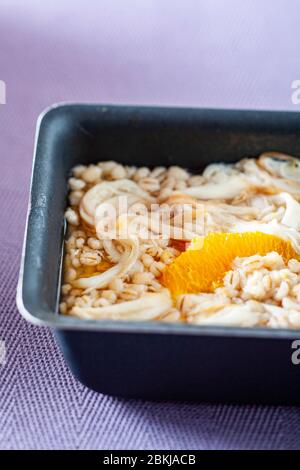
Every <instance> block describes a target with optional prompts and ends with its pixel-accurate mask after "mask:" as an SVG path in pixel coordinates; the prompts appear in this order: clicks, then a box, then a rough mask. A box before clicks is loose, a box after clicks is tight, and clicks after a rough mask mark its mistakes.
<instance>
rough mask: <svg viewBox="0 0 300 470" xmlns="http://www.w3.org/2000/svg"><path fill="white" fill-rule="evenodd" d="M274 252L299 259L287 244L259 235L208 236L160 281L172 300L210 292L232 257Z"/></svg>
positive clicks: (271, 236)
mask: <svg viewBox="0 0 300 470" xmlns="http://www.w3.org/2000/svg"><path fill="white" fill-rule="evenodd" d="M271 251H276V252H277V253H279V254H280V255H282V257H283V259H284V260H285V261H286V262H287V261H288V260H289V259H291V258H296V259H299V255H297V253H296V252H295V250H294V249H293V247H292V245H291V243H290V242H288V241H285V240H282V239H281V238H279V237H276V236H274V235H268V234H265V233H261V232H245V233H220V232H218V233H210V234H209V235H207V236H206V237H203V239H201V238H200V237H199V239H196V240H195V241H193V242H192V244H191V247H190V248H189V249H188V250H187V251H184V252H183V253H181V254H180V255H179V256H178V257H177V258H176V259H175V260H174V261H173V263H172V264H170V265H168V266H167V267H166V268H165V269H164V271H163V273H162V278H161V282H162V284H163V285H164V286H165V287H167V288H168V289H169V290H170V291H171V293H172V295H173V297H174V298H176V297H177V296H178V295H181V294H185V293H200V292H212V291H213V290H214V289H215V288H216V286H218V285H221V284H222V280H223V277H224V275H225V273H226V272H227V271H229V270H230V269H231V265H232V262H233V260H234V259H235V258H236V257H248V256H252V255H262V256H263V255H266V254H267V253H270V252H271Z"/></svg>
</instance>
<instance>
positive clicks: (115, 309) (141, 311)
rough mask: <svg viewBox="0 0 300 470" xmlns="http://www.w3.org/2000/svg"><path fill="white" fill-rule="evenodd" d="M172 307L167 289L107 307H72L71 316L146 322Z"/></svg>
mask: <svg viewBox="0 0 300 470" xmlns="http://www.w3.org/2000/svg"><path fill="white" fill-rule="evenodd" d="M171 306H172V299H171V296H170V293H169V291H168V290H167V289H164V290H163V291H161V292H158V293H147V294H144V295H143V296H142V297H141V298H139V299H137V300H130V301H125V302H122V303H119V304H114V305H110V306H107V307H73V308H72V311H71V314H72V315H75V316H77V317H79V318H85V319H91V320H101V319H111V320H127V321H139V320H141V321H146V320H153V319H155V318H156V317H158V316H159V315H161V314H162V313H164V312H166V311H167V310H168V309H170V308H171Z"/></svg>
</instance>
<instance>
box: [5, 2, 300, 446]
mask: <svg viewBox="0 0 300 470" xmlns="http://www.w3.org/2000/svg"><path fill="white" fill-rule="evenodd" d="M299 12H300V5H299V2H297V1H296V0H290V1H289V2H286V1H284V0H277V1H276V2H274V1H271V0H265V1H264V2H261V1H259V0H245V1H243V2H241V1H238V0H228V1H226V2H225V1H222V0H211V1H209V2H204V1H203V2H202V1H196V0H194V1H193V0H187V1H185V2H181V1H180V0H172V1H171V0H170V1H169V0H166V1H163V2H159V1H150V0H144V1H143V2H140V1H138V0H127V1H126V2H124V1H121V0H120V1H118V0H115V1H110V0H101V1H97V2H96V1H92V0H91V1H90V2H84V1H77V0H72V1H53V2H38V1H33V0H28V1H27V2H19V1H16V0H0V80H3V81H5V83H6V101H7V103H6V104H5V105H0V163H1V164H0V340H2V341H5V345H6V349H7V361H6V364H5V365H0V377H1V378H0V448H2V449H55V448H62V449H75V448H80V449H249V448H257V449H275V448H277V449H299V448H300V411H299V409H298V408H295V407H268V406H259V405H257V406H233V405H221V404H216V405H208V404H203V403H192V404H189V403H174V402H164V403H151V402H144V401H138V400H137V401H133V400H121V399H116V398H111V397H107V396H104V395H101V394H96V393H94V392H92V391H90V390H88V389H86V388H85V387H83V386H82V385H81V384H80V383H78V382H77V381H76V380H75V379H74V378H73V376H72V375H71V373H70V372H69V370H68V368H67V366H66V365H65V363H64V360H63V358H62V356H61V354H60V352H59V350H58V349H57V347H56V345H55V343H54V340H53V337H52V334H51V332H50V331H48V330H46V329H40V328H37V327H34V326H32V325H29V324H27V323H26V322H25V321H24V320H22V319H21V317H20V315H19V313H18V311H17V308H16V304H15V290H16V283H17V277H18V270H19V263H20V253H21V245H22V239H23V233H24V223H25V216H26V206H27V200H28V189H29V180H30V171H31V161H32V151H33V141H34V128H35V122H36V119H37V116H38V114H39V113H40V112H41V111H42V110H43V109H44V108H45V107H47V106H49V105H50V104H52V103H54V102H59V101H77V102H102V103H103V102H105V103H144V104H172V105H190V106H215V107H242V108H269V109H270V108H272V109H274V108H277V109H295V110H297V106H295V105H293V104H292V102H291V83H292V81H293V80H296V79H300V72H299V60H298V57H299V51H298V44H299V39H300V30H299V24H298V18H299ZM298 108H299V106H298ZM298 110H299V109H298ZM112 157H113V156H112ZM299 367H300V366H299ZM299 374H300V369H299ZM287 386H288V384H287ZM274 393H276V391H274Z"/></svg>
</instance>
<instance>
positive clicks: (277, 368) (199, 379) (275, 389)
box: [17, 104, 300, 403]
mask: <svg viewBox="0 0 300 470" xmlns="http://www.w3.org/2000/svg"><path fill="white" fill-rule="evenodd" d="M266 150H276V151H282V152H286V153H290V154H292V155H296V156H300V114H299V113H296V112H281V111H280V112H273V111H244V110H220V109H178V108H160V107H140V106H102V105H90V104H74V105H73V104H71V105H69V104H62V105H56V106H53V107H52V108H50V109H49V110H47V111H46V112H45V113H43V115H42V116H41V117H40V119H39V121H38V126H37V136H36V146H35V156H34V165H33V175H32V182H31V193H30V203H29V211H28V220H27V228H26V235H25V241H24V250H23V256H22V264H21V271H20V279H19V284H18V293H17V303H18V307H19V310H20V312H21V314H22V315H23V316H24V317H25V319H26V320H28V321H30V322H32V323H34V324H37V325H40V326H46V327H50V328H51V329H53V330H54V334H55V337H56V340H57V342H58V344H59V346H60V348H61V350H62V352H63V355H64V357H65V360H66V361H67V363H68V365H69V367H70V369H71V371H72V372H73V374H74V375H75V376H76V377H77V378H78V380H80V381H81V382H82V383H83V384H85V385H86V386H87V387H90V388H91V389H94V390H97V391H99V392H102V393H106V394H111V395H116V396H122V397H134V398H144V399H145V398H146V399H184V400H206V401H227V402H247V403H250V402H256V403H300V365H298V366H297V365H294V364H293V362H292V354H293V352H295V349H293V348H292V342H293V340H296V339H300V331H295V330H273V329H258V328H256V329H254V328H253V329H246V328H223V327H209V326H206V327H203V326H192V325H180V324H173V325H170V324H163V323H159V322H141V323H129V322H128V323H127V322H112V321H88V320H80V319H76V318H71V317H67V316H62V315H60V314H59V313H58V310H57V305H58V297H59V290H60V271H61V259H62V246H63V234H64V222H63V220H64V210H65V207H66V201H67V199H66V196H67V178H68V176H69V174H70V169H71V168H72V167H73V166H74V165H76V164H79V163H92V162H97V161H100V160H111V159H113V160H117V161H119V162H121V163H127V164H132V165H137V166H139V165H148V166H155V165H174V164H177V165H181V166H183V167H187V168H189V169H191V170H199V169H201V168H203V167H205V166H206V165H207V164H209V163H212V162H234V161H236V160H238V159H240V158H242V157H245V156H257V155H259V154H260V153H261V152H263V151H266ZM294 346H295V345H294Z"/></svg>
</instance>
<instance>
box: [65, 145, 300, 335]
mask: <svg viewBox="0 0 300 470" xmlns="http://www.w3.org/2000/svg"><path fill="white" fill-rule="evenodd" d="M69 190H70V192H69V207H68V208H67V210H66V213H65V217H66V220H67V223H68V233H67V237H66V241H65V259H64V283H63V285H62V289H61V304H60V311H61V313H62V314H65V315H73V316H76V317H79V318H83V319H99V320H100V319H114V320H127V321H130V320H131V321H138V320H159V321H164V322H186V323H190V324H197V325H209V324H211V325H228V326H243V327H254V326H263V327H266V326H267V327H275V328H300V203H299V202H300V167H299V161H298V159H296V158H293V157H290V156H287V155H281V154H275V153H265V154H263V155H261V156H260V157H259V158H258V159H254V158H247V159H243V160H241V161H239V162H238V163H236V164H230V165H229V164H222V163H220V164H212V165H209V166H208V167H206V168H205V170H204V171H203V172H202V173H201V174H191V173H189V172H188V171H187V170H185V169H183V168H180V167H177V166H172V167H169V168H165V167H156V168H154V169H150V168H147V167H142V168H136V167H133V166H124V165H121V164H119V163H116V162H114V161H108V162H100V163H98V164H96V165H89V166H84V165H80V166H77V167H75V168H74V169H73V171H72V176H71V178H70V179H69Z"/></svg>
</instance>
